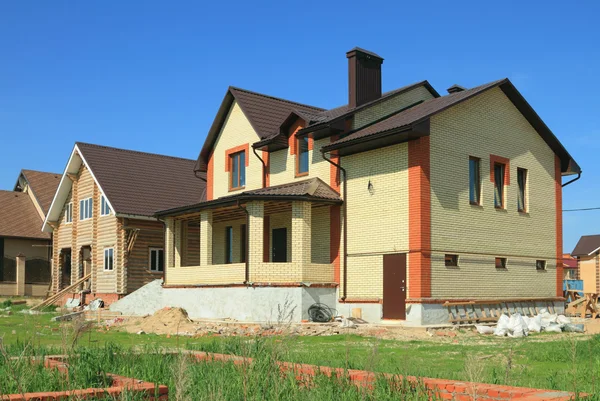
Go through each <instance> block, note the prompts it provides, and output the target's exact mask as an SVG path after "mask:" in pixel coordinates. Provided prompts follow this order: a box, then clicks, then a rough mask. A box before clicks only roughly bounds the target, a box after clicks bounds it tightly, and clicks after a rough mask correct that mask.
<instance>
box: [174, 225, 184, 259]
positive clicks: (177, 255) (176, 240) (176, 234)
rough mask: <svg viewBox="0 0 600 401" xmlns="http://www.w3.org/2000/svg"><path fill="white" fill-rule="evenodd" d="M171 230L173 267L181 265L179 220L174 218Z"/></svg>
mask: <svg viewBox="0 0 600 401" xmlns="http://www.w3.org/2000/svg"><path fill="white" fill-rule="evenodd" d="M173 232H174V235H173V241H174V244H175V246H174V247H173V267H181V250H182V249H181V220H175V223H174V227H173Z"/></svg>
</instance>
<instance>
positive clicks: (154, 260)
mask: <svg viewBox="0 0 600 401" xmlns="http://www.w3.org/2000/svg"><path fill="white" fill-rule="evenodd" d="M150 271H151V272H164V271H165V251H164V250H163V249H161V248H150Z"/></svg>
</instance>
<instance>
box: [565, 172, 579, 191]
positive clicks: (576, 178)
mask: <svg viewBox="0 0 600 401" xmlns="http://www.w3.org/2000/svg"><path fill="white" fill-rule="evenodd" d="M580 178H581V172H580V173H577V177H575V178H573V179H572V180H571V181H567V182H565V183H564V184H562V186H563V188H564V187H566V186H567V185H569V184H572V183H574V182H575V181H577V180H578V179H580Z"/></svg>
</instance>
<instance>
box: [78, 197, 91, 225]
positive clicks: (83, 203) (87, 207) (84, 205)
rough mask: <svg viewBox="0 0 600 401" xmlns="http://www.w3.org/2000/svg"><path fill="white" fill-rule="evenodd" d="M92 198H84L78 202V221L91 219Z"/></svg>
mask: <svg viewBox="0 0 600 401" xmlns="http://www.w3.org/2000/svg"><path fill="white" fill-rule="evenodd" d="M93 204H94V202H93V200H92V198H86V199H82V200H80V201H79V220H87V219H91V218H92V207H93Z"/></svg>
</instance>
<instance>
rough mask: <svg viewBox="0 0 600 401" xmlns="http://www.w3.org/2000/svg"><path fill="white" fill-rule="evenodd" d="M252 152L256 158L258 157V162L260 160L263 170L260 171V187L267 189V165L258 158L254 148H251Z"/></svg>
mask: <svg viewBox="0 0 600 401" xmlns="http://www.w3.org/2000/svg"><path fill="white" fill-rule="evenodd" d="M252 152H253V153H254V155H255V156H256V157H258V160H260V162H261V163H262V165H263V170H262V171H263V173H262V187H263V188H266V187H267V163H265V161H264V160H263V158H262V157H260V156H259V155H258V153H256V149H255V148H254V147H253V148H252Z"/></svg>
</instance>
